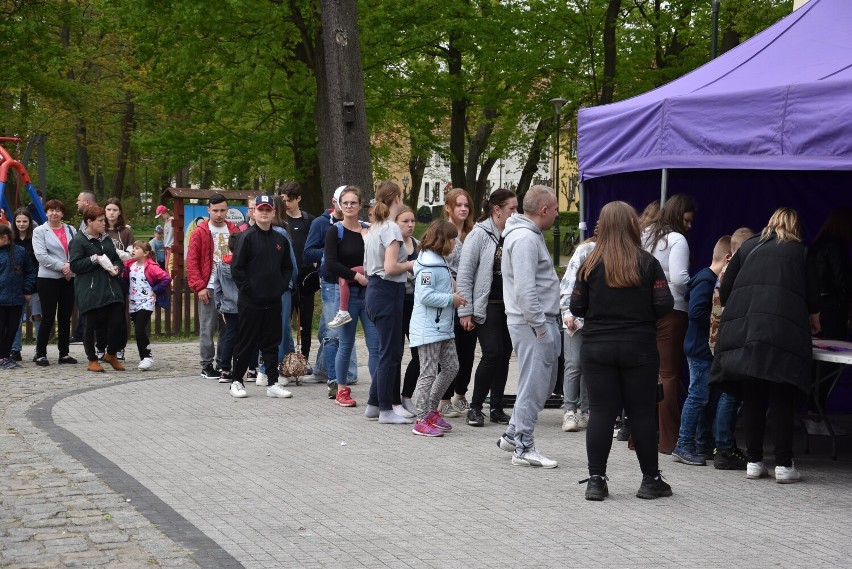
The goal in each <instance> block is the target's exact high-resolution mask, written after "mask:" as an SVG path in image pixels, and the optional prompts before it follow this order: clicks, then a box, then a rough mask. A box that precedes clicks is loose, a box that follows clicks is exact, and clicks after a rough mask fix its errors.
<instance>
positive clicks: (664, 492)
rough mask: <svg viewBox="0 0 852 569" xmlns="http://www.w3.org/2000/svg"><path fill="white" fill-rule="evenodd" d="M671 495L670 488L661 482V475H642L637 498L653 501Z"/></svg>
mask: <svg viewBox="0 0 852 569" xmlns="http://www.w3.org/2000/svg"><path fill="white" fill-rule="evenodd" d="M671 495H672V487H671V486H669V485H668V483H667V482H666V481H665V480H663V475H662V474H657V476H648V475H647V474H643V475H642V485H641V486H639V491H638V492H636V497H637V498H644V499H646V500H654V499H656V498H663V497H667V496H671Z"/></svg>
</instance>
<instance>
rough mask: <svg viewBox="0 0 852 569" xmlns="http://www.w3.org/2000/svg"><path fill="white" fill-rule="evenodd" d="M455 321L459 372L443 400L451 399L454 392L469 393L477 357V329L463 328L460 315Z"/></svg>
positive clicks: (454, 329)
mask: <svg viewBox="0 0 852 569" xmlns="http://www.w3.org/2000/svg"><path fill="white" fill-rule="evenodd" d="M453 321H454V324H455V325H454V327H453V332H455V335H456V339H455V341H456V353H457V354H458V357H459V371H458V373H456V378H455V379H454V380H453V382H452V383H451V384H450V386H449V387H448V388H447V391H446V392H445V393H444V397H442V399H449V398H450V397H452V396H453V392H455V393H456V394H457V395H464V394H465V393H467V386H468V385H470V376H471V374H472V373H473V358H474V356H475V355H476V329H473V330H471V331H470V332H468V331H467V330H465V329H464V328H462V326H461V324H460V323H459V316H458V314H456V315H455V316H453Z"/></svg>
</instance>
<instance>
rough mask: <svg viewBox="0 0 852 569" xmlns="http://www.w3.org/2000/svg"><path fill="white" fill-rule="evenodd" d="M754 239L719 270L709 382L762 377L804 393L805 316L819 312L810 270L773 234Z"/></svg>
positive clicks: (797, 247) (800, 252) (807, 365)
mask: <svg viewBox="0 0 852 569" xmlns="http://www.w3.org/2000/svg"><path fill="white" fill-rule="evenodd" d="M759 239H760V236H759V235H758V236H755V237H752V238H751V239H749V240H748V241H746V242H745V243H743V245H742V247H740V249H739V250H738V251H737V253H736V255H734V257H733V258H732V259H731V261H730V263H729V265H728V268H727V270H726V271H725V278H724V280H723V281H722V286H721V288H720V290H719V295H720V300H721V301H722V305H723V306H724V307H725V311H724V312H723V313H722V322H721V324H720V327H719V339H718V342H717V343H716V355H715V357H714V359H713V367H712V371H711V378H710V381H711V383H712V382H720V381H743V380H749V379H762V380H767V381H772V382H777V383H789V384H793V385H796V386H797V387H799V388H800V389H802V390H804V391H806V390H807V389H808V388H809V387H810V383H811V353H812V350H813V348H812V346H811V334H810V324H809V321H808V315H809V314H816V313H817V312H819V285H818V284H817V280H816V271H815V268H814V267H813V263H809V262H808V258H807V251H806V248H805V246H804V245H803V244H801V243H798V242H795V241H778V239H777V237H776V236H775V234H772V235H771V236H770V237H769V239H767V240H766V241H765V242H763V243H762V244H761V243H760V241H759ZM758 245H759V247H758ZM752 251H754V254H751V253H752Z"/></svg>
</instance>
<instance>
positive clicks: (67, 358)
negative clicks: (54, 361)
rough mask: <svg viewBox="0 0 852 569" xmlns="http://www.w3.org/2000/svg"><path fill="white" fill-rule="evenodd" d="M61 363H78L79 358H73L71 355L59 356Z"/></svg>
mask: <svg viewBox="0 0 852 569" xmlns="http://www.w3.org/2000/svg"><path fill="white" fill-rule="evenodd" d="M58 361H59V363H61V364H76V363H77V358H73V357H71V356H69V355H67V354H66V355H64V356H59V360H58Z"/></svg>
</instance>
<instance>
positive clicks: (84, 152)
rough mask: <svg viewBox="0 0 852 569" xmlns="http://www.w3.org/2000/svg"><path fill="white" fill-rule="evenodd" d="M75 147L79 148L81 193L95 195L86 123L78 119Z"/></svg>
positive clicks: (78, 167)
mask: <svg viewBox="0 0 852 569" xmlns="http://www.w3.org/2000/svg"><path fill="white" fill-rule="evenodd" d="M74 145H75V146H76V148H77V173H78V174H79V175H80V191H81V192H90V193H95V187H94V180H93V179H92V170H91V168H90V166H89V147H88V141H87V139H86V121H84V120H83V119H82V118H80V117H77V120H76V122H75V124H74Z"/></svg>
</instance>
